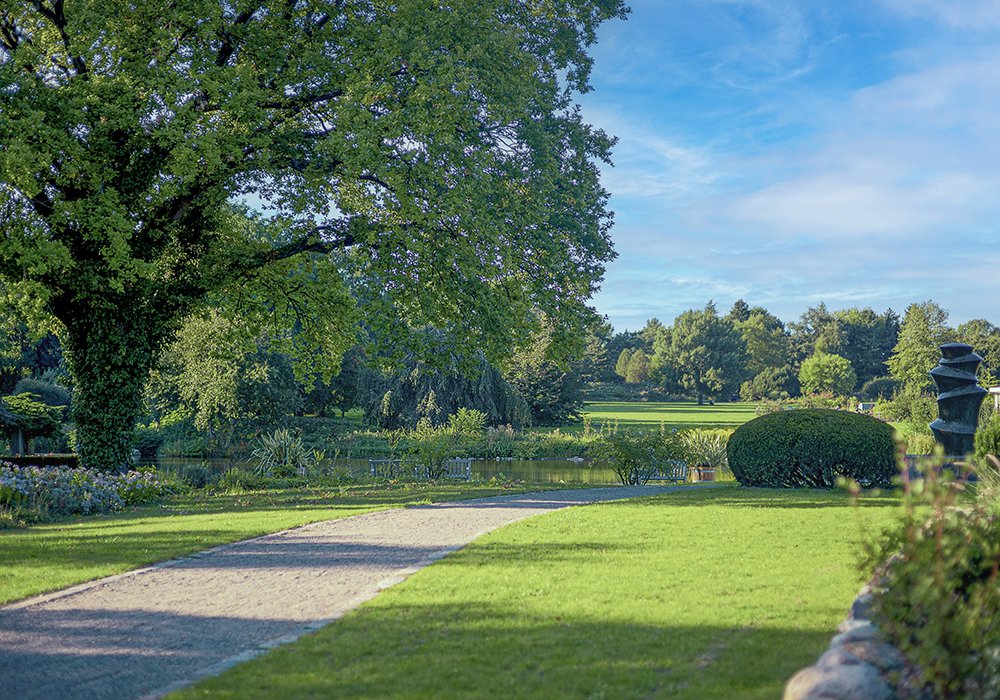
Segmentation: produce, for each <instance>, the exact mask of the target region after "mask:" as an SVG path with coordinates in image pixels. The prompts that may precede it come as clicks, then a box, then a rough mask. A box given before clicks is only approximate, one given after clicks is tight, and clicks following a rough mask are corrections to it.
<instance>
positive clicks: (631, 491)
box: [0, 486, 690, 700]
mask: <svg viewBox="0 0 1000 700" xmlns="http://www.w3.org/2000/svg"><path fill="white" fill-rule="evenodd" d="M677 488H678V487H669V486H668V487H659V486H639V487H624V488H623V487H613V488H601V489H576V490H565V491H548V492H542V493H529V494H518V495H510V496H498V497H494V498H485V499H479V500H474V501H459V502H453V503H441V504H434V505H430V506H419V507H413V508H405V509H395V510H387V511H381V512H377V513H369V514H366V515H358V516H354V517H350V518H344V519H340V520H330V521H325V522H321V523H314V524H312V525H306V526H304V527H300V528H296V529H294V530H287V531H285V532H279V533H276V534H273V535H266V536H264V537H258V538H256V539H252V540H246V541H244V542H238V543H236V544H231V545H225V546H222V547H217V548H215V549H211V550H208V551H206V552H201V553H199V554H195V555H193V556H189V557H184V558H181V559H176V560H172V561H169V562H164V563H162V564H157V565H155V566H152V567H148V568H146V569H140V570H138V571H133V572H129V573H127V574H122V575H119V576H113V577H110V578H106V579H102V580H100V581H95V582H92V583H88V584H83V585H81V586H76V587H74V588H71V589H67V590H64V591H60V592H57V593H54V594H50V595H45V596H38V597H36V598H31V599H28V600H24V601H21V602H19V603H14V604H12V605H7V606H4V607H2V608H0V679H2V680H0V698H4V699H6V698H10V699H11V700H13V699H15V698H16V699H18V700H31V699H34V698H39V699H44V700H48V699H49V698H101V699H102V700H103V699H108V698H128V699H132V698H140V697H143V698H158V697H161V696H162V695H164V694H166V693H168V692H170V691H172V690H176V689H178V688H182V687H184V686H186V685H189V684H191V683H192V682H194V681H196V680H199V679H201V678H205V677H207V676H211V675H216V674H218V673H220V672H221V671H223V670H225V669H226V668H229V667H230V666H233V665H235V664H237V663H240V662H242V661H246V660H248V659H252V658H254V657H255V656H258V655H260V654H263V653H264V652H266V651H267V650H268V649H270V648H272V647H274V646H277V645H279V644H284V643H288V642H291V641H294V640H295V639H297V638H298V637H300V636H301V635H303V634H305V633H307V632H310V631H312V630H315V629H318V628H320V627H322V626H323V625H326V624H328V623H329V622H331V621H332V620H335V619H337V618H338V617H340V616H341V615H343V614H344V613H345V612H347V611H348V610H351V609H353V608H355V607H357V606H358V605H360V604H361V603H363V602H364V601H366V600H368V599H370V598H372V597H373V596H375V595H376V594H377V593H378V592H379V591H380V590H383V589H384V588H386V587H388V586H391V585H393V584H395V583H398V582H400V581H402V580H403V579H405V578H406V577H407V576H409V575H410V574H412V573H414V572H416V571H418V570H419V569H421V568H423V567H424V566H427V565H428V564H431V563H432V562H433V561H435V560H436V559H440V558H441V557H443V556H445V555H446V554H447V553H448V552H451V551H454V550H456V549H459V548H460V547H462V546H463V545H465V544H468V543H469V542H471V541H472V540H474V539H475V538H476V537H478V536H479V535H482V534H484V533H486V532H489V531H490V530H494V529H496V528H498V527H501V526H503V525H507V524H509V523H512V522H515V521H517V520H521V519H523V518H527V517H530V516H532V515H537V514H540V513H545V512H548V511H551V510H555V509H558V508H565V507H566V506H573V505H582V504H587V503H595V502H598V501H610V500H618V499H622V498H633V497H636V496H646V495H653V494H657V493H664V492H667V491H672V490H676V489H677ZM689 488H690V487H689Z"/></svg>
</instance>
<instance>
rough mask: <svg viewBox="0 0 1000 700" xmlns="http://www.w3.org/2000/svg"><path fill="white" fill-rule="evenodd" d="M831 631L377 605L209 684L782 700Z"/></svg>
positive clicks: (408, 694) (340, 691) (249, 691)
mask: <svg viewBox="0 0 1000 700" xmlns="http://www.w3.org/2000/svg"><path fill="white" fill-rule="evenodd" d="M829 636H830V631H829V630H800V629H787V628H773V627H771V628H764V627H754V626H732V627H729V626H725V625H719V624H705V625H697V624H695V625H681V624H647V623H642V622H623V621H616V620H614V619H602V611H601V610H596V609H595V610H589V611H587V612H586V613H585V614H583V615H581V614H579V613H576V614H566V613H560V612H559V611H558V610H555V611H553V614H552V615H551V616H544V617H539V616H533V615H531V614H529V613H526V612H523V611H511V610H497V609H491V608H490V606H488V605H472V604H449V603H439V604H428V605H416V606H414V605H411V606H399V605H381V606H372V607H368V608H366V609H363V610H361V611H358V612H357V613H355V614H352V615H350V616H348V617H347V618H345V619H344V620H341V621H339V622H337V623H335V624H334V625H332V626H330V627H328V628H326V629H324V630H322V631H320V632H319V633H317V634H316V635H311V636H310V637H308V638H305V639H303V640H300V641H299V642H298V643H297V644H296V645H294V646H292V647H288V648H283V649H279V650H276V651H275V652H272V654H270V655H269V656H268V657H266V658H263V659H259V660H257V661H254V662H251V663H250V664H247V665H246V666H244V667H241V668H237V669H234V670H233V671H231V672H228V673H226V674H224V675H223V676H222V677H220V678H218V679H213V680H209V681H206V682H205V683H203V684H201V685H200V686H198V689H197V690H196V691H194V692H192V696H194V695H195V694H196V693H203V694H207V695H210V696H211V697H222V698H237V697H240V698H243V697H249V698H278V697H282V698H288V697H296V698H299V697H316V698H321V697H322V698H327V697H328V698H404V697H405V698H414V697H421V698H434V697H462V698H477V697H483V698H487V697H503V698H507V697H515V698H520V697H526V698H589V697H608V698H650V697H652V698H658V697H663V698H666V697H670V698H677V697H684V698H699V699H704V698H713V697H719V698H733V697H739V698H751V697H759V698H773V697H778V696H779V695H780V692H781V688H782V687H783V685H784V683H785V681H786V680H787V678H788V677H789V676H791V675H792V674H793V673H794V672H795V671H796V670H797V669H798V668H799V667H801V666H803V665H807V664H809V663H812V662H813V661H815V659H816V657H817V656H818V655H819V654H820V653H821V651H822V649H823V648H824V647H825V646H826V644H827V643H828V641H829Z"/></svg>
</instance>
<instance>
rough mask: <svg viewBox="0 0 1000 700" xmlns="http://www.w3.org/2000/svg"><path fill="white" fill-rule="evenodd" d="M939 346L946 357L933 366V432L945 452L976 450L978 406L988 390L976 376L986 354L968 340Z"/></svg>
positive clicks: (961, 454)
mask: <svg viewBox="0 0 1000 700" xmlns="http://www.w3.org/2000/svg"><path fill="white" fill-rule="evenodd" d="M940 347H941V355H942V356H943V357H942V358H941V361H940V363H939V364H938V366H937V367H935V368H934V369H932V370H931V378H932V379H933V380H934V384H936V385H937V390H938V400H937V404H938V419H937V420H935V421H934V422H933V423H931V432H933V433H934V438H935V439H936V440H937V441H938V442H939V443H941V445H942V446H943V447H944V453H945V454H946V455H948V456H951V457H958V458H961V457H964V456H965V455H968V454H970V453H971V452H972V451H973V437H974V436H975V434H976V425H977V424H978V423H979V407H980V406H981V405H982V403H983V399H984V398H985V397H986V393H987V392H986V389H983V388H982V387H981V386H979V384H978V382H977V380H976V370H978V369H979V363H981V362H982V361H983V358H982V357H980V356H979V355H977V354H976V353H974V352H973V351H972V346H971V345H966V344H965V343H945V344H944V345H942V346H940Z"/></svg>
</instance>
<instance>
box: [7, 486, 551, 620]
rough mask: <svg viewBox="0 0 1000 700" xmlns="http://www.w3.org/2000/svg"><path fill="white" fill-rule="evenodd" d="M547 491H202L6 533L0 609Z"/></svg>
mask: <svg viewBox="0 0 1000 700" xmlns="http://www.w3.org/2000/svg"><path fill="white" fill-rule="evenodd" d="M540 488H546V487H538V486H519V487H517V488H513V489H510V488H508V489H505V488H498V487H495V486H489V485H482V484H434V483H400V484H383V485H375V486H373V485H368V486H351V487H343V488H340V487H334V488H325V489H324V488H320V489H317V488H313V489H283V490H277V491H252V492H246V493H235V494H232V493H230V494H225V493H223V494H207V493H203V492H195V493H192V494H188V495H183V496H174V497H171V498H169V499H167V500H165V501H164V502H163V503H162V504H158V505H151V506H143V507H139V508H135V509H133V510H131V511H128V512H123V513H113V514H105V515H93V516H79V517H72V518H63V519H60V520H58V521H56V522H52V523H46V524H41V525H33V526H31V527H28V528H21V529H11V530H0V562H3V566H2V567H0V604H2V603H8V602H10V601H13V600H18V599H21V598H27V597H29V596H32V595H36V594H39V593H45V592H48V591H53V590H58V589H60V588H66V587H68V586H72V585H74V584H77V583H82V582H84V581H90V580H93V579H97V578H102V577H104V576H110V575H112V574H118V573H122V572H123V571H129V570H131V569H135V568H138V567H141V566H145V565H148V564H152V563H154V562H158V561H163V560H166V559H172V558H174V557H178V556H183V555H185V554H191V553H193V552H197V551H200V550H203V549H207V548H209V547H214V546H216V545H220V544H225V543H228V542H236V541H238V540H244V539H248V538H250V537H256V536H259V535H264V534H267V533H270V532H278V531H280V530H286V529H288V528H292V527H298V526H300V525H305V524H306V523H312V522H317V521H320V520H331V519H334V518H344V517H347V516H350V515H359V514H361V513H367V512H370V511H374V510H382V509H386V508H397V507H402V506H409V505H416V504H419V503H431V502H435V501H451V500H461V499H465V498H481V497H485V496H492V495H496V494H498V493H516V492H518V491H529V490H531V491H536V490H540ZM549 488H551V487H549Z"/></svg>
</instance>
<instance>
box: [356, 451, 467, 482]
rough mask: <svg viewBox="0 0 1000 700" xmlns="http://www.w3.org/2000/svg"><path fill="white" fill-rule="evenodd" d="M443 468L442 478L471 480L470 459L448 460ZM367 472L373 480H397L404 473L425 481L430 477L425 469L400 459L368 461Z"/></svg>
mask: <svg viewBox="0 0 1000 700" xmlns="http://www.w3.org/2000/svg"><path fill="white" fill-rule="evenodd" d="M444 467H445V473H444V474H443V475H442V478H445V479H462V480H465V481H469V480H470V479H472V458H471V457H463V458H456V459H449V460H447V461H445V463H444ZM368 471H369V472H370V473H371V475H372V478H375V479H398V478H399V477H400V476H402V475H403V474H404V472H405V473H410V474H412V475H413V478H414V479H427V478H429V476H430V475H429V474H428V473H427V469H426V468H425V467H421V466H419V465H414V464H413V463H412V462H404V461H403V460H401V459H369V460H368Z"/></svg>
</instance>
